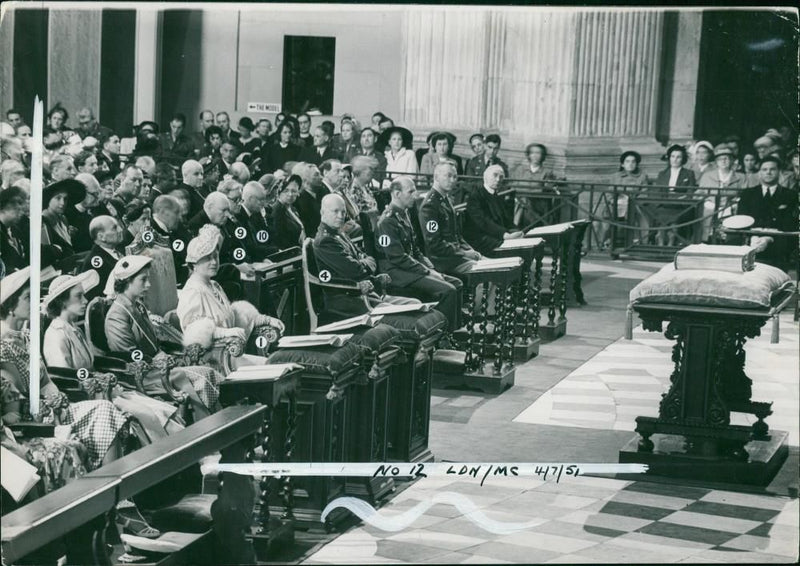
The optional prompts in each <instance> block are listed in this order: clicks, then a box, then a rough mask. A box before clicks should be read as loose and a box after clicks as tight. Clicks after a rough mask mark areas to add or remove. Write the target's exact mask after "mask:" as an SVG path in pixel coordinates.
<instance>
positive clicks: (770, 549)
mask: <svg viewBox="0 0 800 566" xmlns="http://www.w3.org/2000/svg"><path fill="white" fill-rule="evenodd" d="M794 535H795V536H793V537H791V538H786V539H784V538H782V537H772V538H766V537H757V536H753V535H742V536H740V537H736V538H735V539H733V540H729V541H728V542H726V543H725V546H727V547H730V548H736V549H739V550H747V551H748V552H759V553H765V554H777V555H780V556H789V557H792V558H795V559H797V556H798V546H797V543H798V539H797V531H795V532H794Z"/></svg>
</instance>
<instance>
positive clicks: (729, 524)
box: [662, 510, 761, 534]
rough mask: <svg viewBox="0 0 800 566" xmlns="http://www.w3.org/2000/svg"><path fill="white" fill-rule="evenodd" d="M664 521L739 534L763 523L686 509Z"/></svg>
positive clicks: (676, 512)
mask: <svg viewBox="0 0 800 566" xmlns="http://www.w3.org/2000/svg"><path fill="white" fill-rule="evenodd" d="M662 521H663V522H666V523H675V524H678V525H686V526H687V527H699V528H701V529H714V530H718V531H726V532H729V533H738V534H744V533H746V532H747V531H750V530H752V529H754V528H756V527H757V526H759V525H760V524H761V523H760V522H759V521H748V520H746V519H734V518H732V517H723V516H716V515H708V514H706V513H690V512H688V511H685V510H684V511H675V512H674V513H672V514H671V515H669V516H667V517H664V518H663V519H662Z"/></svg>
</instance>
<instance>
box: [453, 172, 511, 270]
mask: <svg viewBox="0 0 800 566" xmlns="http://www.w3.org/2000/svg"><path fill="white" fill-rule="evenodd" d="M503 179H505V174H504V173H503V168H502V167H500V165H490V166H489V167H487V168H486V171H484V172H483V186H482V187H476V188H475V189H473V191H472V193H471V194H470V197H469V198H468V199H467V211H466V218H465V219H464V234H465V238H466V240H467V242H469V244H470V245H471V246H472V247H473V248H475V249H476V250H478V251H479V252H480V253H481V254H483V255H485V256H488V257H494V256H495V253H494V250H495V248H497V246H499V245H500V244H502V243H503V240H509V239H512V238H522V237H523V236H524V233H523V232H522V231H515V230H513V226H514V219H513V217H512V214H511V210H510V209H509V207H508V204H507V203H506V202H505V200H504V199H503V197H501V196H500V195H498V194H497V193H498V191H499V190H500V188H501V186H502V184H503Z"/></svg>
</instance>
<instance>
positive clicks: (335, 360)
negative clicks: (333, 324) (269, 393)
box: [269, 341, 362, 377]
mask: <svg viewBox="0 0 800 566" xmlns="http://www.w3.org/2000/svg"><path fill="white" fill-rule="evenodd" d="M361 348H362V346H359V345H358V344H357V343H355V342H353V343H351V342H349V341H348V342H347V343H346V344H345V345H344V346H342V347H340V348H334V347H331V346H317V347H312V348H286V349H284V350H280V349H279V350H278V351H277V352H275V353H273V354H271V355H270V356H269V363H271V364H290V363H295V364H300V365H301V366H303V367H304V368H305V369H306V370H307V371H309V372H311V373H316V374H321V375H330V376H332V377H335V376H337V375H339V374H341V373H342V372H344V371H347V370H348V369H350V368H352V367H353V366H355V365H356V364H358V363H359V362H360V361H361V357H362V356H361Z"/></svg>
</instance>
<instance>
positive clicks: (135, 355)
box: [131, 350, 144, 362]
mask: <svg viewBox="0 0 800 566" xmlns="http://www.w3.org/2000/svg"><path fill="white" fill-rule="evenodd" d="M131 359H132V360H133V361H134V362H141V361H142V360H143V359H144V354H143V353H142V351H141V350H134V351H133V352H131Z"/></svg>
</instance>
